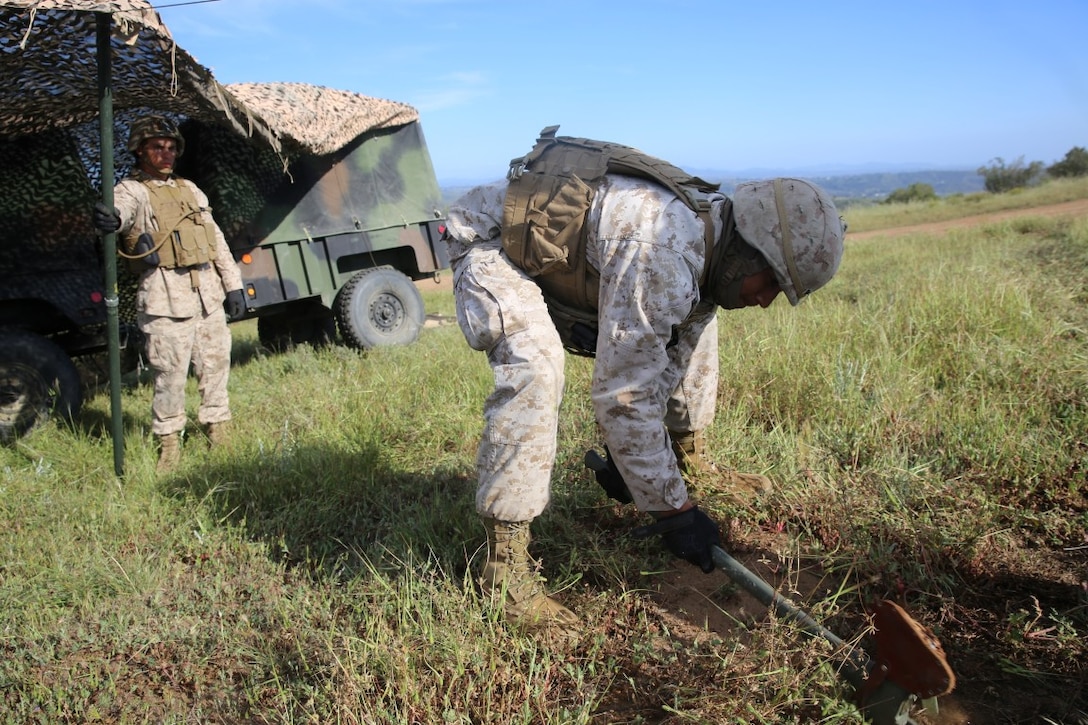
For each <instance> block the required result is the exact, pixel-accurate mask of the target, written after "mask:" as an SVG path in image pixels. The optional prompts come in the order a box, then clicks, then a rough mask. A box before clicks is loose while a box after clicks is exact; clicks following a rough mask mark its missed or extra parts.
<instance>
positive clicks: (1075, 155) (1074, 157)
mask: <svg viewBox="0 0 1088 725" xmlns="http://www.w3.org/2000/svg"><path fill="white" fill-rule="evenodd" d="M1046 173H1048V174H1050V175H1051V176H1053V177H1054V178H1064V177H1067V176H1088V149H1085V148H1084V147H1082V146H1074V147H1073V148H1071V149H1069V151H1067V152H1066V154H1065V158H1063V159H1062V160H1061V161H1057V162H1055V163H1053V164H1051V165H1050V166H1048V167H1046Z"/></svg>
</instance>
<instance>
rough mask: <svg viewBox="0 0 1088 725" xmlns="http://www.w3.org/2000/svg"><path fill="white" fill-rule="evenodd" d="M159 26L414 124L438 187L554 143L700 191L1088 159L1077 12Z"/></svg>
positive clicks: (766, 13) (1063, 4)
mask: <svg viewBox="0 0 1088 725" xmlns="http://www.w3.org/2000/svg"><path fill="white" fill-rule="evenodd" d="M159 12H160V15H161V17H162V19H163V21H164V22H165V24H166V25H167V27H168V28H169V29H170V32H171V34H172V35H173V36H174V39H175V40H176V41H177V43H178V45H179V46H181V47H182V48H184V49H185V50H186V51H188V52H189V53H190V54H191V55H193V57H194V58H196V59H197V61H198V62H200V63H202V64H203V65H205V66H207V67H208V68H210V69H211V70H212V72H213V73H214V75H215V77H216V79H217V80H218V81H219V82H221V83H241V82H276V81H282V82H299V83H308V84H313V85H321V86H326V87H330V88H337V89H341V90H347V91H352V92H355V93H360V94H363V95H367V96H374V97H379V98H387V99H391V100H396V101H401V102H404V103H408V104H410V105H412V106H413V107H415V108H416V109H417V110H418V111H419V113H420V118H421V123H422V126H423V129H424V133H425V136H426V139H427V143H428V147H429V149H430V151H431V155H432V159H433V161H434V165H435V171H436V175H437V176H438V178H439V179H442V180H444V181H450V180H458V179H494V178H499V177H501V176H502V174H504V173H505V170H506V167H507V165H508V163H509V160H510V159H511V158H513V157H515V156H517V155H520V154H523V153H526V152H527V151H528V150H529V149H530V148H531V147H532V144H533V142H534V141H535V139H536V137H537V135H538V133H539V131H540V130H541V129H542V128H544V127H545V126H549V125H553V124H560V126H561V128H560V134H563V135H570V136H581V137H587V138H597V139H601V140H606V141H613V142H617V143H622V144H626V145H629V146H634V147H636V148H639V149H641V150H643V151H645V152H646V153H649V154H652V155H654V156H658V157H660V158H663V159H666V160H668V161H670V162H672V163H674V164H676V165H677V166H680V167H682V168H685V169H689V170H693V172H695V170H699V169H723V170H738V171H746V170H755V169H761V170H771V169H793V170H804V171H805V173H814V172H813V171H811V170H813V169H827V168H833V169H860V168H866V167H867V168H870V169H879V168H881V167H885V168H897V167H901V166H904V165H909V166H911V167H913V168H920V167H925V168H934V169H948V168H951V169H977V168H979V167H981V166H984V165H988V164H990V163H991V162H992V161H993V160H994V159H997V158H1002V159H1004V160H1005V161H1006V162H1013V161H1015V160H1016V159H1018V158H1020V157H1023V158H1024V160H1025V161H1026V162H1028V163H1030V162H1032V161H1041V162H1043V163H1044V164H1047V165H1050V164H1052V163H1054V162H1056V161H1059V160H1061V159H1062V158H1063V156H1064V154H1065V153H1066V152H1067V151H1068V150H1069V149H1071V148H1073V147H1076V146H1081V147H1083V146H1086V145H1088V138H1085V136H1088V133H1086V131H1088V54H1086V53H1084V52H1083V51H1081V50H1080V47H1081V45H1082V41H1083V38H1082V37H1081V36H1082V34H1083V28H1085V27H1088V3H1083V2H1080V1H1079V0H1041V2H1038V3H1035V4H1033V5H1032V6H1031V7H1030V8H1025V6H1023V5H1022V4H1021V3H1015V4H1014V3H1013V2H1010V1H1008V0H998V1H996V2H983V1H982V0H967V1H965V2H961V3H955V4H936V3H933V4H930V3H922V4H916V5H911V6H887V7H885V6H880V5H877V6H874V5H872V4H871V3H862V2H860V1H859V0H845V1H844V2H841V3H836V4H835V5H834V6H833V7H817V6H813V5H811V4H807V3H801V2H797V1H790V0H787V1H786V2H785V3H784V4H783V3H779V4H776V5H774V6H761V5H758V4H750V3H749V4H744V5H733V4H726V3H720V4H705V3H697V2H694V0H670V2H668V3H666V2H662V1H661V0H631V1H630V2H629V3H627V5H625V6H624V10H623V12H617V11H616V10H615V8H614V6H612V5H608V4H586V3H575V2H573V1H572V0H557V2H555V3H553V4H552V5H550V6H549V12H548V13H546V14H541V13H539V12H538V10H537V9H536V8H535V6H530V5H521V4H516V3H505V2H499V1H498V0H392V1H390V0H383V1H381V2H379V1H378V0H315V3H312V4H311V5H310V6H308V10H307V11H306V12H300V11H299V9H298V5H297V3H294V2H289V1H288V0H211V1H208V2H203V3H200V4H192V3H188V4H175V5H171V6H163V7H161V8H159ZM572 18H575V19H577V20H578V22H571V19H572ZM530 29H531V30H530ZM526 48H528V49H530V50H525V49H526Z"/></svg>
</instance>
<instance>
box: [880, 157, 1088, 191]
mask: <svg viewBox="0 0 1088 725" xmlns="http://www.w3.org/2000/svg"><path fill="white" fill-rule="evenodd" d="M978 175H979V176H981V177H982V178H983V181H984V183H985V188H986V191H988V192H990V193H992V194H1001V193H1003V192H1006V191H1012V190H1013V189H1022V188H1025V187H1028V186H1035V185H1036V184H1039V183H1041V182H1042V181H1043V180H1045V179H1048V178H1053V179H1057V178H1065V177H1073V176H1088V150H1085V149H1084V148H1083V147H1081V146H1074V147H1073V148H1071V149H1069V151H1067V152H1066V154H1065V158H1063V159H1062V160H1061V161H1056V162H1055V163H1053V164H1051V165H1050V166H1046V165H1045V164H1044V163H1043V162H1042V161H1032V162H1031V163H1024V157H1023V156H1021V157H1019V158H1018V159H1016V160H1015V161H1012V162H1010V163H1006V162H1005V160H1004V159H1003V158H1001V157H997V158H994V159H992V160H991V161H990V165H989V166H980V167H979V168H978ZM936 198H937V192H936V191H935V190H934V189H933V186H931V185H930V184H925V183H916V184H911V185H910V186H908V187H906V188H903V189H896V190H895V191H893V192H892V193H890V194H888V196H887V197H886V198H885V199H884V203H885V204H905V203H909V202H916V201H929V200H931V199H936Z"/></svg>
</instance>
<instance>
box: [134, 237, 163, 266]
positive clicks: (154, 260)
mask: <svg viewBox="0 0 1088 725" xmlns="http://www.w3.org/2000/svg"><path fill="white" fill-rule="evenodd" d="M154 248H155V239H154V237H152V236H151V234H150V233H148V232H144V233H143V234H141V235H140V236H139V237H137V238H136V249H135V250H133V253H134V255H135V256H137V257H139V258H140V259H142V260H143V262H144V264H146V265H147V266H148V267H158V266H159V253H158V251H157V250H156V251H154V252H151V250H152V249H154ZM148 252H151V254H148Z"/></svg>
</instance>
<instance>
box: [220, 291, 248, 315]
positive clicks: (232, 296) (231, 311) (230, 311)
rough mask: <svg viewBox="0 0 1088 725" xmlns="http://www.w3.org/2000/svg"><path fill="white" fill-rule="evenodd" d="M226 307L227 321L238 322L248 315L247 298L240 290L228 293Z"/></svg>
mask: <svg viewBox="0 0 1088 725" xmlns="http://www.w3.org/2000/svg"><path fill="white" fill-rule="evenodd" d="M224 306H225V307H226V308H227V319H230V320H237V319H238V318H239V317H241V316H242V315H244V314H245V313H246V296H245V295H244V294H243V293H242V290H240V289H236V290H231V291H230V292H228V293H227V300H226V302H225V303H224Z"/></svg>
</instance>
